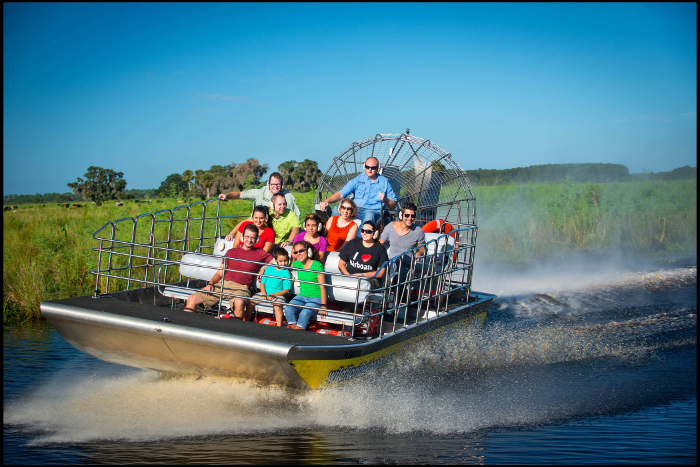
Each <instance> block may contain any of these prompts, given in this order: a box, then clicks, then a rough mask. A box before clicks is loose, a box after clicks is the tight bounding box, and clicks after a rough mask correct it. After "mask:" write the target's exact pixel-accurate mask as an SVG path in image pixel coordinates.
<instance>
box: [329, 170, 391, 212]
mask: <svg viewBox="0 0 700 467" xmlns="http://www.w3.org/2000/svg"><path fill="white" fill-rule="evenodd" d="M380 191H381V192H382V193H384V195H385V196H386V197H387V198H389V199H390V200H393V201H396V194H395V193H394V189H393V188H392V187H391V183H389V179H388V178H386V177H384V176H382V175H377V179H376V180H375V181H374V182H372V179H371V178H369V177H368V176H367V174H364V173H363V174H360V175H358V176H357V177H355V178H353V179H352V180H350V181H349V182H348V183H346V184H345V186H344V187H343V188H341V189H340V194H341V195H343V198H345V197H346V196H347V195H349V194H350V193H354V195H355V196H354V198H353V201H355V204H356V205H357V207H358V208H364V209H369V210H372V211H379V210H380V209H381V207H382V202H381V201H380V200H379V192H380Z"/></svg>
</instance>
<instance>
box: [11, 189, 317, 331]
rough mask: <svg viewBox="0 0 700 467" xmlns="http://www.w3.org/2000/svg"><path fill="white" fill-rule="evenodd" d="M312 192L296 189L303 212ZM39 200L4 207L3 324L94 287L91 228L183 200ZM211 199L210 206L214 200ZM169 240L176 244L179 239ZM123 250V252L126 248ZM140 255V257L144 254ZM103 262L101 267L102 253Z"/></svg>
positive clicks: (240, 208)
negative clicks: (14, 207)
mask: <svg viewBox="0 0 700 467" xmlns="http://www.w3.org/2000/svg"><path fill="white" fill-rule="evenodd" d="M314 195H315V194H314V193H310V192H309V193H299V194H296V195H295V196H296V199H297V204H298V206H299V209H300V212H301V214H302V216H304V215H306V214H308V213H310V212H311V210H312V208H313V200H314ZM42 204H46V203H42ZM42 204H35V205H21V206H19V207H18V209H17V211H16V212H12V211H9V212H4V213H3V234H4V235H3V325H5V324H6V323H7V321H8V320H16V319H19V320H21V321H24V320H27V319H32V318H38V317H40V312H39V303H40V302H41V301H44V300H55V299H61V298H67V297H75V296H83V295H91V294H92V293H94V289H95V277H94V276H93V275H91V274H90V273H89V272H88V271H89V270H90V269H97V260H98V258H97V254H96V253H95V252H93V251H92V249H91V248H93V247H96V246H97V245H98V242H97V241H95V240H94V239H93V234H94V233H95V231H97V230H98V229H99V228H100V227H102V226H103V225H105V224H106V223H108V222H110V221H116V220H117V219H122V218H134V217H136V216H139V215H141V214H144V213H149V212H150V213H154V212H156V211H158V210H162V209H171V208H173V207H176V206H181V205H182V204H183V203H181V202H178V200H176V199H163V200H153V201H152V202H150V203H143V202H139V203H136V202H134V201H125V202H124V205H123V206H116V202H114V201H110V202H106V203H104V204H103V205H102V206H99V207H98V206H95V205H94V204H93V203H80V204H82V205H83V207H82V208H77V209H66V208H64V207H62V206H58V205H57V203H53V204H51V203H49V204H46V206H42ZM70 204H77V203H70ZM211 204H212V206H214V208H215V205H216V203H211ZM251 208H252V203H251V202H250V201H246V200H235V201H228V202H226V203H222V204H221V212H220V214H221V215H222V216H247V215H249V214H250V211H251ZM195 209H197V208H195ZM176 213H178V214H177V217H180V218H181V217H184V214H185V211H184V210H177V211H176ZM208 215H210V214H208ZM237 220H238V219H230V220H229V221H228V222H224V224H223V225H222V226H221V230H222V231H223V232H225V233H227V232H228V231H229V230H230V229H231V228H233V226H234V225H235V224H236V223H237ZM139 222H140V223H139V228H138V229H137V231H138V235H137V238H136V241H137V242H143V243H148V233H149V226H150V220H149V219H148V218H141V220H140V221H139ZM142 224H143V228H141V227H142ZM200 224H201V223H197V222H192V223H191V225H190V232H189V235H188V237H189V238H192V237H197V236H198V235H199V231H198V229H199V226H200ZM180 225H184V223H181V224H180ZM131 230H132V229H131V221H125V222H122V223H120V225H119V228H118V229H117V235H116V238H119V239H123V240H127V241H128V240H130V237H131ZM180 230H182V229H180ZM206 233H208V234H209V235H213V234H214V231H213V229H212V225H209V224H207V230H206ZM166 235H167V232H166V231H165V229H164V225H159V226H158V228H157V229H156V237H157V238H163V237H164V236H166ZM107 236H109V235H107ZM173 237H175V238H180V239H181V240H185V235H184V231H178V232H175V233H174V234H173ZM172 246H173V247H174V248H179V247H181V246H182V244H180V245H176V244H175V245H172ZM190 249H192V248H190ZM122 251H124V252H126V251H127V249H122ZM136 253H141V254H144V256H145V254H146V253H147V249H145V248H142V249H141V250H139V249H138V247H137V249H136ZM113 260H114V263H113V264H114V265H125V264H126V258H125V257H123V256H122V257H119V256H116V257H115V258H113ZM140 261H141V262H142V263H145V260H140ZM137 264H138V261H137ZM102 267H103V268H104V267H105V259H103V264H102ZM176 275H177V271H176V269H175V268H170V270H169V276H168V277H170V278H171V279H172V278H174V277H175V276H176ZM120 285H124V286H125V285H126V281H122V283H120V282H119V280H117V281H116V283H112V284H111V285H110V290H118V288H115V287H119V286H120ZM100 289H101V290H105V289H104V284H100Z"/></svg>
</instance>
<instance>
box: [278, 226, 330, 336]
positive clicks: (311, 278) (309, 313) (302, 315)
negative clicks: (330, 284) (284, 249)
mask: <svg viewBox="0 0 700 467" xmlns="http://www.w3.org/2000/svg"><path fill="white" fill-rule="evenodd" d="M292 253H293V254H294V258H296V260H295V261H294V262H293V263H292V266H293V267H295V268H299V269H303V271H299V272H298V277H299V283H300V291H299V295H297V296H296V297H294V298H293V299H292V300H291V301H290V302H289V305H287V306H285V307H284V314H285V316H286V317H287V325H288V326H289V327H290V328H292V329H302V330H304V329H306V327H307V326H308V325H309V320H310V319H311V318H313V317H314V316H316V313H318V314H319V315H320V316H322V317H323V316H326V313H327V312H326V311H325V308H326V305H327V303H328V302H327V296H326V285H325V278H324V275H323V272H324V270H323V265H322V264H321V263H320V261H318V260H319V258H318V252H317V251H316V249H315V248H314V247H313V246H311V244H310V243H309V242H305V241H303V240H300V241H297V242H294V245H293V251H292ZM302 281H304V282H302ZM304 307H312V308H323V309H324V310H321V311H318V310H317V309H312V308H304Z"/></svg>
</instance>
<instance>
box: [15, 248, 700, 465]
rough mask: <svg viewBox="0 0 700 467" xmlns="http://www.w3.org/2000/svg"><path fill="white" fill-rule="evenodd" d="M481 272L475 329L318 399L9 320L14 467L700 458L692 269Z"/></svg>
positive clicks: (676, 460) (694, 270)
mask: <svg viewBox="0 0 700 467" xmlns="http://www.w3.org/2000/svg"><path fill="white" fill-rule="evenodd" d="M596 268H597V269H596ZM574 271H575V272H574ZM603 271H604V272H603ZM482 276H483V277H481V283H478V284H475V286H478V287H476V288H478V289H479V290H483V291H489V292H494V293H498V294H499V298H498V300H497V301H496V302H495V303H494V305H493V306H492V309H491V311H490V313H489V316H488V319H487V321H486V322H485V324H484V328H483V329H482V331H481V332H480V333H479V334H477V335H471V334H464V335H460V336H455V337H454V338H453V339H451V340H450V341H447V342H444V345H442V346H441V348H439V349H437V350H436V351H432V352H421V353H417V354H416V355H414V357H413V358H412V359H411V360H408V361H405V362H403V363H402V364H401V366H397V367H393V368H392V369H391V370H389V371H387V372H385V373H382V374H380V375H377V376H375V377H372V378H368V379H365V380H362V381H358V382H354V383H352V384H349V385H346V386H342V387H338V388H333V389H327V390H321V391H316V392H310V393H298V392H295V391H292V390H287V389H284V388H278V387H266V386H262V385H259V384H256V383H253V382H250V381H241V380H230V379H223V378H196V377H175V378H165V377H163V376H161V375H160V374H158V373H156V372H152V371H146V370H138V369H132V368H127V367H121V366H118V365H113V364H109V363H106V362H102V361H100V360H97V359H95V358H93V357H90V356H87V355H84V354H82V353H80V352H79V351H77V350H75V349H74V348H73V347H71V346H70V345H68V344H67V343H66V342H65V341H64V340H63V339H62V338H61V337H60V336H58V334H57V333H56V332H55V331H53V329H52V328H51V327H50V326H48V325H45V324H34V325H26V326H18V327H14V328H12V329H10V330H6V331H5V332H4V342H3V364H4V370H3V383H4V384H3V412H4V415H3V419H4V425H3V448H4V449H3V462H4V463H6V464H34V463H184V462H188V463H266V464H268V463H270V464H274V463H292V462H294V463H438V464H455V463H490V464H500V463H605V464H608V463H613V462H620V463H663V464H667V463H681V464H695V463H696V460H697V369H696V366H697V363H696V362H697V317H696V313H697V268H696V265H695V263H694V262H693V263H692V264H683V263H671V264H667V265H665V266H661V265H658V264H657V265H653V264H645V265H642V266H639V265H637V266H635V267H632V268H630V267H626V268H624V269H619V268H618V269H613V268H611V267H609V266H607V265H598V266H597V267H594V266H591V265H590V264H589V265H577V266H576V268H574V267H573V266H572V265H571V264H568V265H567V267H566V269H559V270H552V269H549V268H547V269H539V270H529V271H528V272H527V274H523V273H522V272H519V273H513V274H512V275H511V276H506V275H504V274H503V272H501V271H494V273H490V272H489V271H485V272H484V273H483V274H482Z"/></svg>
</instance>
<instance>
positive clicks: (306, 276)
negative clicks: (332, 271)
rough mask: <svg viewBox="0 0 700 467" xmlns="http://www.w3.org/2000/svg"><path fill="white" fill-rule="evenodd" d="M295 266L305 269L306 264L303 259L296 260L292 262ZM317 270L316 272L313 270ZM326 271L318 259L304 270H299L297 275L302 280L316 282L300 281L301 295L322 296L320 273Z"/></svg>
mask: <svg viewBox="0 0 700 467" xmlns="http://www.w3.org/2000/svg"><path fill="white" fill-rule="evenodd" d="M292 267H293V268H299V269H304V265H303V264H302V263H301V261H294V262H293V263H292ZM312 271H316V272H312ZM319 272H324V270H323V265H322V264H321V263H319V262H318V261H314V262H313V263H311V267H310V268H309V269H306V270H304V271H297V277H298V278H299V280H302V281H309V282H316V284H307V283H306V282H300V283H299V287H300V288H301V290H300V291H299V295H301V296H302V297H318V298H321V287H320V286H319V285H318V273H319Z"/></svg>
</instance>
